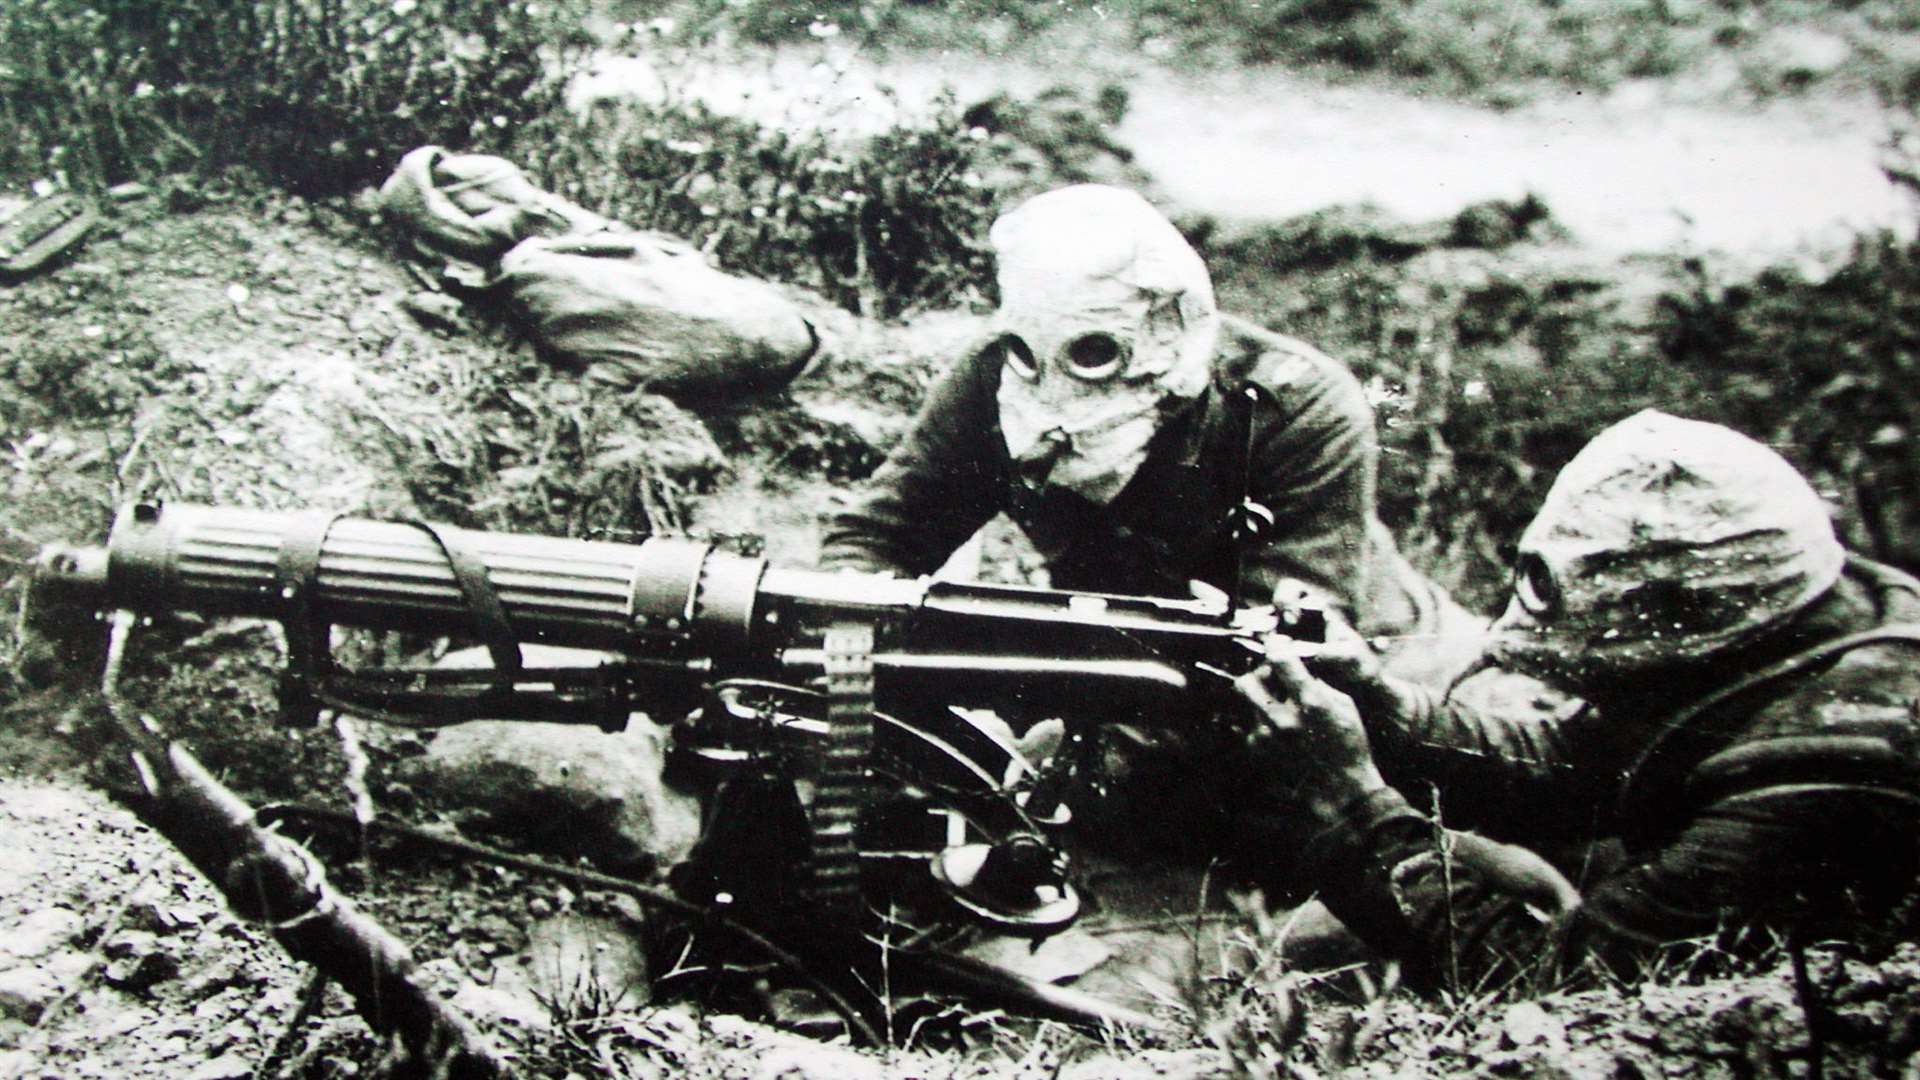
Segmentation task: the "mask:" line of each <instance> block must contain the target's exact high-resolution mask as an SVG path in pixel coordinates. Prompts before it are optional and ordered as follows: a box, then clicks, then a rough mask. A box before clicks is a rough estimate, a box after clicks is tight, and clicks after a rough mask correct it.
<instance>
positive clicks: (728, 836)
mask: <svg viewBox="0 0 1920 1080" xmlns="http://www.w3.org/2000/svg"><path fill="white" fill-rule="evenodd" d="M34 603H35V605H36V606H39V607H41V608H46V607H48V606H56V607H60V608H65V609H74V608H79V609H86V610H92V611H113V610H127V611H133V612H136V613H143V614H156V615H157V614H161V613H166V612H198V613H202V614H207V615H232V616H252V617H258V618H270V619H277V620H278V621H279V622H280V623H281V624H282V625H283V626H284V628H285V631H286V637H287V642H288V665H287V669H286V671H285V673H284V675H283V676H282V685H281V699H282V706H283V709H284V710H285V712H286V713H287V714H288V716H289V718H291V719H292V720H293V721H295V722H304V721H308V720H311V719H313V718H314V717H315V716H316V715H317V713H318V711H319V710H323V709H332V710H338V711H340V712H344V713H349V714H353V715H360V716H368V717H372V718H375V719H380V720H385V721H390V722H395V723H403V724H412V725H440V724H451V723H459V722H462V721H466V720H471V719H479V718H489V719H524V720H541V721H553V722H566V723H589V724H595V725H599V726H600V727H602V728H605V729H607V730H618V729H620V728H621V727H623V726H624V725H625V724H626V723H627V722H628V718H629V717H630V716H631V715H632V714H634V713H644V714H646V715H647V716H648V717H650V718H651V719H653V720H655V721H657V722H660V723H662V724H665V725H667V726H668V727H669V728H670V729H671V731H672V735H673V747H674V750H673V757H672V762H671V765H672V767H673V768H674V769H675V770H676V771H677V772H678V773H679V774H680V775H681V776H683V777H685V778H686V779H688V780H689V781H690V782H692V783H695V784H697V785H699V787H700V788H701V789H702V791H703V793H704V796H705V799H704V814H703V817H704V824H703V834H702V837H701V840H700V841H699V843H698V845H697V846H696V848H695V850H694V852H693V854H692V856H691V857H690V858H689V860H688V861H687V862H686V863H685V864H684V865H682V866H680V867H677V868H675V870H674V871H673V873H672V876H671V882H672V884H673V887H674V889H675V891H676V892H678V893H679V894H680V896H681V897H682V898H683V899H685V900H687V901H689V902H692V903H697V904H702V905H717V906H723V907H725V908H726V909H727V910H728V911H729V912H731V913H733V914H734V915H735V916H737V917H739V918H741V919H743V920H744V921H746V922H747V923H749V924H750V925H754V926H757V927H765V928H769V932H770V933H778V932H780V931H782V930H783V929H789V928H792V929H799V928H804V927H806V926H808V925H810V924H811V925H815V926H817V925H818V923H819V919H820V916H821V915H822V914H823V913H827V914H830V915H832V916H833V917H836V918H844V919H846V920H848V921H849V922H850V923H853V924H859V923H861V922H862V921H870V920H872V919H873V918H875V917H876V913H885V916H886V918H887V919H888V920H889V921H890V922H891V923H892V924H894V925H904V926H905V927H906V928H907V929H908V930H909V931H910V932H911V934H912V935H914V936H915V937H916V938H917V939H921V940H931V941H938V940H939V939H940V938H941V936H942V935H943V934H948V933H950V932H952V931H954V930H956V929H964V928H969V927H987V928H990V929H991V930H993V931H997V932H1002V933H1012V934H1019V935H1025V936H1029V937H1032V938H1035V939H1038V938H1042V937H1045V936H1046V935H1048V934H1051V933H1053V932H1055V931H1057V930H1059V929H1061V928H1063V927H1065V926H1067V925H1068V924H1069V923H1071V922H1072V920H1073V919H1074V917H1075V916H1076V915H1077V914H1078V912H1079V910H1080V897H1079V895H1078V894H1077V893H1076V891H1075V889H1074V886H1073V882H1072V880H1071V875H1070V873H1069V870H1068V865H1067V860H1066V858H1065V856H1064V854H1063V853H1062V849H1061V846H1060V843H1059V838H1060V830H1061V828H1062V827H1063V826H1064V825H1065V824H1066V823H1067V821H1068V820H1069V819H1070V817H1071V810H1070V808H1069V806H1068V805H1067V802H1066V798H1065V797H1066V794H1067V792H1068V791H1069V790H1070V789H1071V787H1072V777H1073V774H1074V771H1075V769H1076V768H1078V767H1080V766H1083V765H1085V764H1086V762H1085V761H1084V760H1083V759H1084V758H1085V756H1086V755H1087V754H1088V753H1089V752H1090V750H1089V749H1088V748H1090V747H1092V745H1093V742H1094V740H1092V739H1091V738H1090V737H1089V736H1090V735H1091V734H1092V733H1093V732H1094V731H1095V730H1096V729H1097V728H1098V727H1099V726H1101V725H1104V724H1110V723H1129V724H1136V725H1143V726H1149V727H1150V726H1155V725H1165V724H1167V723H1169V722H1191V719H1192V718H1196V717H1202V716H1205V715H1207V714H1208V713H1209V712H1210V711H1211V710H1212V707H1213V706H1214V705H1215V704H1217V703H1219V702H1218V701H1217V700H1216V699H1220V698H1223V697H1224V695H1225V694H1227V693H1228V692H1229V691H1230V689H1231V684H1232V682H1233V680H1235V679H1236V678H1240V677H1242V676H1245V675H1246V674H1247V673H1249V672H1251V671H1252V670H1253V669H1254V668H1256V667H1257V666H1258V665H1259V663H1260V661H1261V659H1262V657H1263V655H1264V652H1263V649H1264V642H1265V641H1266V640H1267V639H1268V638H1269V637H1270V636H1272V635H1284V636H1288V637H1293V638H1297V639H1300V640H1303V641H1313V640H1319V639H1320V638H1321V637H1322V636H1323V634H1324V630H1325V626H1324V621H1323V620H1322V619H1321V617H1320V615H1319V613H1318V612H1314V611H1310V610H1309V611H1292V612H1285V613H1281V612H1276V611H1274V610H1272V609H1246V608H1242V609H1237V610H1236V609H1235V608H1233V607H1232V605H1230V604H1229V603H1227V602H1226V601H1225V600H1215V601H1208V600H1176V599H1158V598H1147V597H1130V596H1114V595H1101V594H1092V593H1076V592H1062V591H1054V590H1046V589H1034V588H1021V587H1009V586H1000V585H980V584H961V583H950V582H943V581H934V580H927V579H920V580H902V579H896V578H893V577H888V576H883V575H874V574H861V573H850V572H838V573H836V572H821V571H814V570H797V569H787V568H781V567H775V566H770V565H768V563H767V562H766V561H765V560H762V559H758V558H749V557H745V556H741V555H738V554H733V553H730V552H726V551H722V550H720V549H718V548H717V547H716V546H715V545H713V544H710V543H705V542H701V541H697V540H691V539H683V538H667V537H650V538H646V539H642V540H640V541H638V542H636V543H612V542H605V541H593V540H576V539H557V538H550V537H543V536H532V535H521V534H511V533H502V532H479V531H471V530H464V529H458V528H454V527H451V526H446V525H435V524H426V523H418V522H414V523H397V522H381V521H372V520H364V519H357V518H350V517H341V516H337V515H333V514H329V513H324V512H262V511H253V510H239V509H225V508H214V507H206V506H195V505H183V504H168V505H165V506H161V505H157V504H141V505H136V506H133V507H131V508H129V509H127V510H126V511H124V512H123V513H122V514H121V515H120V517H119V519H118V521H117V522H116V523H115V525H114V527H113V530H112V533H111V535H110V537H109V539H108V542H107V544H106V545H105V546H103V547H74V546H53V547H49V548H47V549H45V550H44V551H43V552H42V553H41V556H40V559H39V562H38V566H37V568H36V580H35V596H34ZM336 626H341V627H360V628H368V629H379V630H397V631H411V632H417V633H422V634H428V635H434V636H441V637H446V636H451V637H468V638H474V639H478V640H479V641H480V642H482V643H484V644H485V645H486V647H487V648H488V649H489V651H490V652H491V654H492V656H493V659H494V666H493V668H492V670H442V669H429V668H418V669H416V668H408V669H380V670H353V669H349V668H347V667H346V666H343V665H342V664H340V663H339V662H338V661H337V660H336V659H335V658H334V656H333V653H332V648H331V646H330V641H331V637H332V628H333V627H336ZM527 642H540V643H546V644H551V645H560V646H570V647H575V648H580V649H589V650H599V651H601V652H602V653H604V654H605V655H606V659H605V660H604V661H602V662H598V663H592V664H581V665H575V666H567V667H549V668H532V667H528V666H527V665H526V664H525V663H524V662H523V660H522V656H521V652H520V645H521V643H527ZM1048 719H1058V720H1060V721H1061V722H1062V723H1063V725H1064V735H1065V737H1064V740H1063V741H1061V742H1060V743H1059V744H1058V745H1059V747H1060V749H1059V750H1058V751H1057V752H1053V753H1049V754H1048V755H1046V757H1045V758H1044V759H1043V760H1038V761H1035V760H1029V759H1028V755H1026V754H1024V753H1023V752H1022V749H1021V747H1020V745H1019V743H1018V742H1017V741H1016V739H1015V737H1014V733H1015V732H1016V731H1021V730H1025V729H1027V728H1028V727H1029V726H1030V725H1032V724H1034V723H1036V722H1038V721H1041V720H1048Z"/></svg>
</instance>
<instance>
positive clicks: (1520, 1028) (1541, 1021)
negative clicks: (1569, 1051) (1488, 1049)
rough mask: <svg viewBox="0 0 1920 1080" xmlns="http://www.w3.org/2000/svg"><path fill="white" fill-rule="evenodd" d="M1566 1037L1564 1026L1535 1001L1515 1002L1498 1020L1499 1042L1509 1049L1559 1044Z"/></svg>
mask: <svg viewBox="0 0 1920 1080" xmlns="http://www.w3.org/2000/svg"><path fill="white" fill-rule="evenodd" d="M1566 1037H1567V1029H1566V1025H1564V1024H1562V1023H1561V1022H1560V1021H1559V1020H1557V1019H1555V1018H1554V1016H1553V1014H1552V1013H1549V1012H1547V1010H1546V1009H1545V1008H1543V1007H1542V1006H1541V1005H1540V1003H1539V1002H1537V1001H1517V1002H1515V1003H1513V1004H1512V1005H1509V1006H1507V1012H1506V1015H1505V1016H1503V1017H1501V1020H1500V1041H1501V1043H1502V1044H1503V1045H1505V1046H1507V1047H1510V1048H1520V1047H1527V1046H1544V1045H1549V1044H1553V1043H1560V1042H1565V1041H1566Z"/></svg>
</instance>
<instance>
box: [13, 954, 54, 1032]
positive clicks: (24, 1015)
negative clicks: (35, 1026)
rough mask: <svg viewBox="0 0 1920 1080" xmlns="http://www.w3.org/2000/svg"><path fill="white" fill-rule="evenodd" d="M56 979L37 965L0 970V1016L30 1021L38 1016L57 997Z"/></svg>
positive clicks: (35, 1019)
mask: <svg viewBox="0 0 1920 1080" xmlns="http://www.w3.org/2000/svg"><path fill="white" fill-rule="evenodd" d="M61 991H62V987H61V985H60V980H58V979H56V978H54V976H53V974H52V973H51V972H49V971H46V970H45V969H43V968H38V967H17V968H9V969H7V970H6V971H0V1016H7V1017H11V1018H13V1019H15V1020H24V1021H26V1022H27V1023H29V1024H31V1023H33V1022H35V1021H37V1020H39V1019H40V1014H41V1013H43V1012H45V1011H46V1010H47V1006H49V1005H51V1004H53V1003H54V1002H55V1001H56V1000H58V999H59V997H60V994H61Z"/></svg>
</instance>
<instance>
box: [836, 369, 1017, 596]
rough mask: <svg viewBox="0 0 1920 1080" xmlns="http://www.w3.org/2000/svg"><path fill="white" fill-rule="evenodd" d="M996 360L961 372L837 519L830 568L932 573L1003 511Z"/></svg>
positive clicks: (936, 393) (941, 388)
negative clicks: (994, 363)
mask: <svg viewBox="0 0 1920 1080" xmlns="http://www.w3.org/2000/svg"><path fill="white" fill-rule="evenodd" d="M991 359H992V357H991V356H990V354H987V353H984V352H981V353H975V354H974V355H972V356H970V357H969V358H968V359H966V360H964V361H962V362H961V363H959V364H957V365H955V367H954V368H953V370H952V371H950V372H948V373H947V375H946V377H944V378H943V379H941V380H940V382H939V383H937V384H936V385H935V386H934V388H933V390H932V392H931V393H930V394H929V395H928V398H927V401H926V404H925V405H923V406H922V407H921V410H920V414H919V415H918V416H917V417H916V418H915V419H914V423H913V427H912V430H911V431H909V432H908V434H907V436H906V438H905V440H904V441H902V442H901V443H900V445H899V446H897V447H896V448H894V450H893V452H892V453H890V454H888V455H887V460H886V461H885V462H884V463H883V464H882V465H881V466H880V468H879V469H878V470H877V471H875V473H874V474H873V476H872V477H871V478H869V479H868V481H867V482H866V484H865V485H863V486H862V487H861V488H860V490H858V491H856V492H855V493H854V494H853V496H852V498H851V500H850V501H849V503H848V505H846V506H845V507H844V508H843V509H841V510H839V511H837V512H836V513H834V514H833V515H832V516H831V517H830V518H829V520H828V522H827V526H826V530H825V536H824V537H823V538H822V541H821V558H820V563H821V565H822V566H823V567H825V568H827V569H850V570H864V571H876V572H892V573H896V574H902V575H909V576H914V575H920V574H930V573H932V572H933V571H935V570H937V569H939V567H940V565H941V564H942V563H944V562H945V561H946V559H947V557H948V556H950V555H952V554H953V552H954V549H956V548H958V547H959V546H960V545H961V544H963V543H965V542H966V541H967V538H968V537H970V536H972V535H973V533H974V531H975V530H977V529H978V528H979V527H980V526H981V525H984V524H985V523H986V522H987V520H988V519H989V518H991V517H993V515H994V514H996V513H998V512H999V511H1000V510H1001V508H1002V507H1001V503H1002V501H1003V496H1004V492H1005V490H1006V469H1007V465H1006V461H1005V457H1006V454H1005V450H1004V449H1003V448H1002V447H1001V446H1000V444H999V438H1000V436H999V430H1000V428H999V420H998V411H997V409H996V408H995V405H994V396H993V395H994V388H995V386H996V382H995V380H996V379H997V377H998V369H997V368H995V367H993V366H992V363H991V362H990V361H991Z"/></svg>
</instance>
